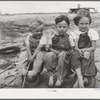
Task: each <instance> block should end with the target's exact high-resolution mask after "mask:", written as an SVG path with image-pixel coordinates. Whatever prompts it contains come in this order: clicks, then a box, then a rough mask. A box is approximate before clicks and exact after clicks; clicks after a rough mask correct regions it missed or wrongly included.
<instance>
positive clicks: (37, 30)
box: [32, 29, 43, 39]
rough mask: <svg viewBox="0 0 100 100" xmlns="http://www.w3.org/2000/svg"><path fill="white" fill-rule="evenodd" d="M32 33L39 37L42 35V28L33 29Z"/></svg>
mask: <svg viewBox="0 0 100 100" xmlns="http://www.w3.org/2000/svg"><path fill="white" fill-rule="evenodd" d="M32 35H33V36H34V35H35V36H36V37H37V39H40V38H41V36H42V35H43V29H33V30H32Z"/></svg>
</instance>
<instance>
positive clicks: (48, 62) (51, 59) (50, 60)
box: [44, 52, 57, 86]
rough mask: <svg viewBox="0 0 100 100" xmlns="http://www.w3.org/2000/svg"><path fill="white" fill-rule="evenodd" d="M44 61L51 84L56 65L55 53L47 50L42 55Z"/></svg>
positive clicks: (50, 83)
mask: <svg viewBox="0 0 100 100" xmlns="http://www.w3.org/2000/svg"><path fill="white" fill-rule="evenodd" d="M44 61H45V68H46V69H47V70H48V72H49V75H50V77H49V83H48V85H49V86H53V84H54V74H55V69H56V66H57V55H56V54H54V53H53V52H47V53H45V55H44Z"/></svg>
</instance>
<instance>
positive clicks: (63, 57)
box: [58, 51, 66, 59]
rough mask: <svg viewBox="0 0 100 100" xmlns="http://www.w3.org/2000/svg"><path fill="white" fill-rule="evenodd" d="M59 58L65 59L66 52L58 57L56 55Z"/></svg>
mask: <svg viewBox="0 0 100 100" xmlns="http://www.w3.org/2000/svg"><path fill="white" fill-rule="evenodd" d="M58 57H59V58H61V59H65V57H66V52H64V51H62V52H61V53H60V54H59V55H58Z"/></svg>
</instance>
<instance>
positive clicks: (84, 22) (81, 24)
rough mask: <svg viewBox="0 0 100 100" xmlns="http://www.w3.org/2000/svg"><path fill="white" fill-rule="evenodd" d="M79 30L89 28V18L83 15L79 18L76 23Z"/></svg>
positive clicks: (83, 30)
mask: <svg viewBox="0 0 100 100" xmlns="http://www.w3.org/2000/svg"><path fill="white" fill-rule="evenodd" d="M78 27H79V30H80V31H82V32H85V31H88V29H89V18H88V17H83V18H81V19H80V20H79V23H78Z"/></svg>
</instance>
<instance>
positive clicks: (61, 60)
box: [46, 15, 74, 87]
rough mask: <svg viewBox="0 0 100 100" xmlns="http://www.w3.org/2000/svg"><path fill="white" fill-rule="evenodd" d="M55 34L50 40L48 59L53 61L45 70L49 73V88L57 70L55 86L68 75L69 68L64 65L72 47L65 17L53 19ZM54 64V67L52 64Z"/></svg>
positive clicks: (67, 20) (59, 84)
mask: <svg viewBox="0 0 100 100" xmlns="http://www.w3.org/2000/svg"><path fill="white" fill-rule="evenodd" d="M55 24H56V30H57V33H56V34H55V35H54V36H53V38H52V47H51V48H50V51H51V52H50V53H49V56H48V58H49V59H51V60H52V59H53V60H52V63H51V65H48V66H47V67H46V68H47V70H48V71H49V73H50V78H49V83H48V85H49V86H53V84H54V80H53V78H54V77H53V76H54V73H55V70H56V69H57V81H56V83H55V85H56V86H57V87H60V86H61V85H62V82H63V79H64V78H65V76H66V74H67V73H68V69H69V66H67V64H66V63H65V60H66V58H67V57H68V56H69V55H70V54H71V51H72V50H73V47H74V41H73V39H72V37H71V36H70V35H69V34H68V33H67V31H68V28H69V24H70V22H69V18H68V17H67V16H65V15H60V16H58V17H57V18H56V19H55ZM54 62H55V65H54V64H53V63H54ZM56 66H57V68H56Z"/></svg>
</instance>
